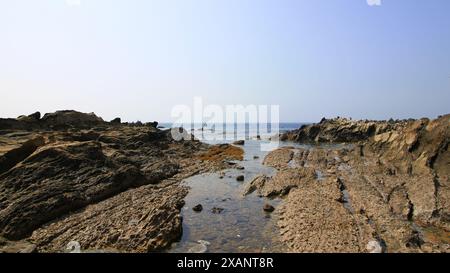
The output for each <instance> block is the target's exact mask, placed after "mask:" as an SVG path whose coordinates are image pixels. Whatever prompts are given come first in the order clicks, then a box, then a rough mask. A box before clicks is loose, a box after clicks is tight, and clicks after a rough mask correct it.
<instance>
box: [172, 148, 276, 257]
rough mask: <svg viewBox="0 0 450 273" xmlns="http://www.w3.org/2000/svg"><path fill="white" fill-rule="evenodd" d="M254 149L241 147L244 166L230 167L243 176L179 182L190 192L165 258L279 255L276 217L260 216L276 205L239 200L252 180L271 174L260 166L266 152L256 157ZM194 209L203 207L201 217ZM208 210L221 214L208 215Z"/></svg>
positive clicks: (211, 176)
mask: <svg viewBox="0 0 450 273" xmlns="http://www.w3.org/2000/svg"><path fill="white" fill-rule="evenodd" d="M259 145H260V141H256V140H247V141H246V143H245V146H243V148H244V152H245V153H244V160H243V161H236V162H237V164H238V165H240V166H243V167H244V168H245V169H244V170H237V169H230V170H225V171H223V172H221V173H211V174H202V175H197V176H193V177H190V178H188V179H186V180H185V181H184V182H183V183H184V184H185V185H187V186H189V187H190V191H189V194H188V195H187V196H186V198H185V202H186V204H185V206H184V208H183V209H182V216H183V236H182V238H181V241H180V242H178V243H175V244H174V245H173V246H172V248H171V249H170V250H169V252H233V253H238V252H281V251H283V244H282V243H280V241H279V240H278V238H279V237H278V236H279V232H278V230H277V227H276V221H277V216H276V213H275V212H274V213H267V212H265V211H263V206H264V204H266V203H269V204H271V205H272V206H274V207H275V208H276V207H277V206H278V205H279V203H280V202H281V200H280V199H274V200H270V199H267V198H261V197H258V196H257V195H256V194H251V195H248V196H243V195H242V191H243V188H244V185H245V183H249V182H250V181H251V180H252V179H253V178H254V177H256V176H257V175H258V174H267V175H273V174H274V173H275V170H274V169H272V168H270V167H267V166H263V165H262V161H263V159H264V157H265V155H266V154H267V152H263V151H261V150H260V147H259ZM255 156H256V157H257V158H255ZM238 175H244V176H245V181H244V182H238V181H236V177H237V176H238ZM222 176H223V177H222ZM221 177H222V178H221ZM198 204H201V205H202V206H203V211H201V212H194V211H193V210H192V208H193V207H194V206H196V205H198ZM214 208H217V209H223V210H222V211H221V212H220V213H213V212H212V210H213V209H214Z"/></svg>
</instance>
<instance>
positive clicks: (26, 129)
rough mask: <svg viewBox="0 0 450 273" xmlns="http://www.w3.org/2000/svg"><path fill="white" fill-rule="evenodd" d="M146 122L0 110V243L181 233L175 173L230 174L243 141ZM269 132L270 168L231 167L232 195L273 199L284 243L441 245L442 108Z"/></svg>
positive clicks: (69, 247)
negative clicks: (214, 140) (414, 115)
mask: <svg viewBox="0 0 450 273" xmlns="http://www.w3.org/2000/svg"><path fill="white" fill-rule="evenodd" d="M157 126H158V123H157V122H151V123H141V122H135V123H122V122H121V120H120V118H116V119H114V120H112V121H110V122H107V121H104V120H103V119H101V118H100V117H98V116H96V115H95V114H93V113H91V114H86V113H80V112H76V111H58V112H55V113H49V114H45V115H44V116H43V117H42V118H41V114H40V113H38V112H37V113H34V114H31V115H28V116H20V117H19V118H17V119H0V253H1V252H69V251H73V250H77V249H78V248H79V249H80V251H81V252H161V251H165V250H167V249H168V248H169V247H170V246H171V245H172V243H174V242H176V241H178V240H179V239H180V237H181V235H182V233H183V228H182V226H183V225H182V223H183V219H182V217H181V212H180V210H181V209H182V207H183V206H184V203H185V201H184V200H185V198H186V196H187V194H188V191H189V189H188V188H187V187H186V186H185V185H183V183H182V181H184V180H186V179H187V178H190V177H194V176H196V175H199V174H205V173H215V174H217V176H218V178H217V179H219V180H222V179H223V178H224V177H223V175H222V176H219V175H220V173H222V170H224V169H236V172H237V173H238V174H242V173H243V172H244V171H243V169H244V168H243V167H241V166H240V165H239V164H237V163H236V162H235V161H242V160H243V155H244V150H243V149H242V147H246V145H247V143H246V142H245V141H240V142H236V143H234V145H229V144H220V145H208V144H205V143H202V142H200V141H198V140H196V139H195V138H194V137H192V138H191V139H189V140H182V141H175V140H174V139H173V138H172V136H171V132H170V130H160V129H158V127H157ZM280 139H281V140H283V141H290V142H291V143H292V145H291V146H286V143H285V144H283V147H281V148H278V149H276V150H274V151H272V152H270V153H268V154H267V156H265V158H264V157H263V156H261V160H262V159H264V160H263V165H265V166H267V167H270V169H271V170H272V168H273V169H275V170H276V172H275V173H274V174H273V175H271V174H270V175H269V174H265V175H264V174H261V175H258V176H256V178H254V179H249V180H246V177H244V176H243V175H240V176H236V177H233V179H234V180H238V181H241V182H239V183H242V187H239V192H240V190H241V189H243V196H246V195H249V194H251V193H253V192H257V193H258V195H260V196H263V197H267V198H277V197H281V198H282V202H281V205H279V206H277V207H276V208H275V207H273V206H271V205H270V204H265V205H264V207H262V206H261V207H260V208H258V209H259V210H261V211H262V210H264V211H265V212H267V213H272V212H273V213H274V214H275V215H276V216H277V219H279V220H278V228H279V232H280V235H281V240H282V241H283V242H284V244H285V245H286V246H287V247H288V248H289V251H291V252H375V253H377V252H449V251H450V190H449V186H450V181H449V174H450V151H449V147H448V146H449V145H448V144H449V141H450V115H445V116H441V117H439V118H437V119H435V120H429V119H420V120H397V121H394V120H390V121H368V120H366V121H354V120H350V119H344V118H336V119H330V120H327V119H323V120H322V121H321V122H320V123H318V124H311V125H305V126H303V127H301V128H299V129H298V130H294V131H290V132H287V133H285V134H282V135H280ZM258 141H260V140H258ZM298 144H301V145H298ZM289 145H290V144H289ZM252 156H253V157H252V158H253V159H254V160H256V159H258V158H259V157H256V156H254V155H252ZM258 164H259V165H258V166H261V164H260V163H258ZM257 170H258V172H257V173H256V174H260V173H262V172H261V170H260V169H257ZM253 177H254V176H253ZM244 180H245V181H244ZM208 181H209V180H208ZM238 195H239V194H238ZM205 200H206V199H205ZM191 201H193V200H191ZM241 209H242V208H241ZM248 213H251V212H248ZM231 218H232V217H231ZM199 224H202V223H199ZM258 224H260V223H259V222H258ZM274 236H276V235H275V234H274Z"/></svg>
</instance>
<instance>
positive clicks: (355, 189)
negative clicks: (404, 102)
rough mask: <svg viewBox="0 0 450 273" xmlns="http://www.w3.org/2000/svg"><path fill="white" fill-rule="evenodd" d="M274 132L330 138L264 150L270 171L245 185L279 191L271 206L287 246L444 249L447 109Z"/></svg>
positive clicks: (449, 197) (447, 245)
mask: <svg viewBox="0 0 450 273" xmlns="http://www.w3.org/2000/svg"><path fill="white" fill-rule="evenodd" d="M282 139H288V140H291V141H296V142H300V143H311V142H312V143H322V142H326V143H333V145H317V144H316V145H313V146H310V147H309V148H295V147H283V148H280V149H277V150H275V151H273V152H271V153H270V154H269V155H268V156H267V157H266V158H265V160H264V164H266V165H269V166H273V167H275V168H276V169H277V170H278V172H277V174H276V175H275V176H273V177H267V176H258V177H256V178H255V179H254V180H253V181H252V182H250V183H249V184H248V185H247V187H246V188H245V191H244V193H245V194H248V193H250V192H252V191H255V190H256V191H258V193H259V194H260V195H263V196H280V195H281V196H286V198H285V201H284V202H283V205H282V206H281V207H280V208H279V209H277V211H278V212H279V214H280V221H279V227H280V229H281V234H282V237H283V240H284V241H285V242H286V243H287V244H288V245H289V246H290V248H291V250H292V251H295V252H374V251H378V250H380V249H381V251H383V252H448V251H449V250H450V240H449V235H450V217H449V215H450V206H449V202H450V191H449V187H450V180H449V175H450V151H449V141H450V115H446V116H441V117H439V118H438V119H435V120H428V119H420V120H405V121H384V122H381V121H379V122H374V121H351V120H347V119H334V120H322V122H321V123H319V124H313V125H307V126H304V127H302V128H300V129H298V130H296V131H293V132H288V133H286V134H284V135H282ZM342 142H347V143H348V142H350V144H339V143H342ZM375 246H377V247H375Z"/></svg>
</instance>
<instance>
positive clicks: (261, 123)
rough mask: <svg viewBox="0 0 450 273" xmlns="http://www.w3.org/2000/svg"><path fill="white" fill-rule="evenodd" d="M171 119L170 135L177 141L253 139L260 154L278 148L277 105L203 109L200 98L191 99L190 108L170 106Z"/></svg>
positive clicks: (208, 107) (213, 105) (209, 106)
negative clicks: (258, 142)
mask: <svg viewBox="0 0 450 273" xmlns="http://www.w3.org/2000/svg"><path fill="white" fill-rule="evenodd" d="M171 116H172V118H173V119H175V122H174V124H172V131H171V133H172V137H173V139H175V140H177V141H180V140H188V139H192V138H193V136H194V137H195V138H196V139H199V140H200V141H207V142H219V143H220V142H231V141H236V140H242V139H249V138H255V139H258V140H261V150H263V151H269V150H272V149H273V148H274V147H275V148H276V147H278V144H279V142H278V141H279V140H278V139H279V137H278V136H279V133H280V130H279V124H280V107H279V105H254V104H251V105H226V106H220V105H216V104H208V105H205V104H204V102H203V99H202V98H201V97H195V98H194V103H193V105H192V106H188V105H176V106H174V107H173V108H172V112H171ZM180 128H182V129H180ZM262 136H264V138H263V137H262Z"/></svg>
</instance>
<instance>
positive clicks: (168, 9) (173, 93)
mask: <svg viewBox="0 0 450 273" xmlns="http://www.w3.org/2000/svg"><path fill="white" fill-rule="evenodd" d="M69 2H70V1H69ZM73 3H75V5H74V4H73ZM194 96H201V97H203V99H204V100H205V103H214V104H222V105H225V104H244V105H245V104H279V105H280V111H281V119H282V121H317V120H319V119H320V118H321V117H323V116H326V117H333V116H338V115H339V116H351V117H353V118H372V119H386V118H390V117H394V118H407V117H415V118H418V117H423V116H428V117H435V116H437V115H439V114H444V113H449V112H450V1H448V0H382V5H381V6H377V7H374V6H369V5H368V4H367V3H366V0H309V1H306V0H292V1H288V0H270V1H269V0H227V1H222V0H178V1H176V0H160V1H156V0H154V1H148V0H141V1H139V0H131V1H130V0H127V1H125V0H123V1H114V0H80V5H77V4H76V1H75V0H72V4H68V1H66V0H29V1H25V0H11V1H8V0H1V1H0V116H1V117H15V116H18V115H20V114H24V113H31V112H33V111H36V110H39V111H41V112H51V111H54V110H58V109H77V110H80V111H87V112H92V111H94V112H96V113H97V114H98V115H100V116H103V117H104V118H105V119H112V118H114V117H116V116H121V117H122V118H123V119H124V120H137V119H140V120H145V121H147V120H159V121H170V112H171V108H172V106H173V105H174V104H188V105H192V103H193V97H194Z"/></svg>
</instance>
